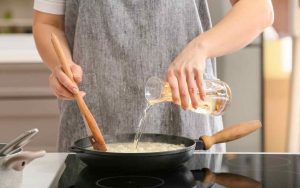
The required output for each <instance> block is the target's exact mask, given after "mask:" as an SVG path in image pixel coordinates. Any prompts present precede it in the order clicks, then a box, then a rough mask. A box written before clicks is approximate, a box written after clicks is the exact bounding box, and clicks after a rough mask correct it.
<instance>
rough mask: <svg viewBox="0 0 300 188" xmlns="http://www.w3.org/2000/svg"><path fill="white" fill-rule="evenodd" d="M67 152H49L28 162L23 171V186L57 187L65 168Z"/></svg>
mask: <svg viewBox="0 0 300 188" xmlns="http://www.w3.org/2000/svg"><path fill="white" fill-rule="evenodd" d="M67 156H68V154H67V153H47V154H46V155H45V156H44V157H42V158H39V159H36V160H34V161H32V162H31V163H29V164H28V166H26V167H25V169H24V171H23V181H22V186H21V188H35V187H38V188H48V187H50V188H52V187H53V188H55V187H57V183H58V180H59V177H60V175H61V174H62V172H63V171H64V168H65V164H64V162H65V160H66V158H67Z"/></svg>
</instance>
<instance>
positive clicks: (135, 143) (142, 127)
mask: <svg viewBox="0 0 300 188" xmlns="http://www.w3.org/2000/svg"><path fill="white" fill-rule="evenodd" d="M151 106H152V105H150V104H149V103H147V106H146V107H145V109H144V113H143V115H142V117H141V119H140V121H139V124H138V131H137V132H136V134H135V137H134V141H133V146H134V148H135V149H136V150H137V147H138V144H139V141H140V139H141V137H142V134H143V132H144V131H145V127H146V125H145V124H144V123H143V122H144V120H145V119H146V117H147V111H148V110H149V109H150V108H151Z"/></svg>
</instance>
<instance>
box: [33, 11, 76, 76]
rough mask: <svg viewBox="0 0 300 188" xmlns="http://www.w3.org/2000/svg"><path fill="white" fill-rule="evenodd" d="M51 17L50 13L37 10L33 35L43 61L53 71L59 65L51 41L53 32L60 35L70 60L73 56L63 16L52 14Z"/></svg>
mask: <svg viewBox="0 0 300 188" xmlns="http://www.w3.org/2000/svg"><path fill="white" fill-rule="evenodd" d="M50 17H51V19H49V15H48V14H45V13H41V12H37V11H35V13H34V22H33V35H34V39H35V43H36V46H37V49H38V52H39V54H40V56H41V58H42V59H43V62H44V63H45V64H46V65H47V66H48V67H49V69H50V70H51V71H53V69H54V68H55V67H56V66H57V65H59V61H58V58H57V55H56V54H55V51H54V48H53V46H52V43H51V33H55V34H56V35H57V36H58V37H59V40H60V41H61V43H62V45H63V48H64V51H65V54H66V56H67V58H68V59H69V60H70V62H71V60H72V58H71V53H70V50H69V47H68V44H67V41H66V37H65V33H64V21H63V20H64V19H63V16H56V15H50ZM45 18H47V19H45Z"/></svg>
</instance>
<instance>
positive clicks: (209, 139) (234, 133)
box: [199, 120, 262, 150]
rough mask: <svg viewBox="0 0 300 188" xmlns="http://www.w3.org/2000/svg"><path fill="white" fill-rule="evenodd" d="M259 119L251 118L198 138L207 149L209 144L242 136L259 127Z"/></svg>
mask: <svg viewBox="0 0 300 188" xmlns="http://www.w3.org/2000/svg"><path fill="white" fill-rule="evenodd" d="M261 126H262V125H261V122H260V121H259V120H252V121H247V122H242V123H239V124H236V125H232V126H230V127H228V128H225V129H223V130H222V131H219V132H217V133H216V134H214V135H212V136H207V135H204V136H201V137H200V138H199V139H200V140H202V141H203V143H204V149H205V150H208V149H209V148H210V147H211V146H213V145H214V144H218V143H224V142H230V141H233V140H236V139H239V138H241V137H244V136H246V135H248V134H250V133H252V132H254V131H256V130H257V129H259V128H261Z"/></svg>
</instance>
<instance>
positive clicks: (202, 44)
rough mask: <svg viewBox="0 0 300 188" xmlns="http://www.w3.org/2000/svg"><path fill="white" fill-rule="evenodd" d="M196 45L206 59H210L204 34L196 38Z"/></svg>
mask: <svg viewBox="0 0 300 188" xmlns="http://www.w3.org/2000/svg"><path fill="white" fill-rule="evenodd" d="M195 43H196V48H197V49H198V50H199V51H200V52H201V53H202V54H203V55H204V56H205V58H210V54H209V46H208V43H207V41H206V40H205V37H204V35H203V33H202V34H200V35H199V36H197V37H196V38H195Z"/></svg>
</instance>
